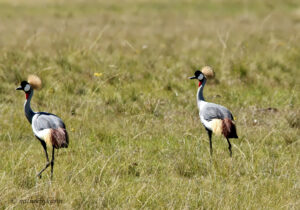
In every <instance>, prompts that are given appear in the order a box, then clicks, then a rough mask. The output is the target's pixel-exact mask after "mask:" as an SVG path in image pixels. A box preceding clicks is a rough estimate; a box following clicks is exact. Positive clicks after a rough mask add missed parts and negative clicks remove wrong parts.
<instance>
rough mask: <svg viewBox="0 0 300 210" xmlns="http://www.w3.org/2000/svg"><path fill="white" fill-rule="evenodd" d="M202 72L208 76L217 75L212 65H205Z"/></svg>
mask: <svg viewBox="0 0 300 210" xmlns="http://www.w3.org/2000/svg"><path fill="white" fill-rule="evenodd" d="M201 72H202V73H203V74H204V76H205V77H206V78H213V77H214V76H215V73H214V70H213V69H212V68H211V67H210V66H204V67H203V68H202V69H201Z"/></svg>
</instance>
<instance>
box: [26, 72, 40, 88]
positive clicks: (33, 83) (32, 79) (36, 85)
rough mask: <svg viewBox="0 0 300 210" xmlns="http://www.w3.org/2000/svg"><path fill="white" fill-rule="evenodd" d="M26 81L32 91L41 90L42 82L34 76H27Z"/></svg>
mask: <svg viewBox="0 0 300 210" xmlns="http://www.w3.org/2000/svg"><path fill="white" fill-rule="evenodd" d="M27 81H28V83H29V84H30V86H31V87H32V88H33V89H36V90H39V89H41V88H42V80H41V79H40V78H39V77H38V76H36V75H33V74H32V75H29V76H28V79H27Z"/></svg>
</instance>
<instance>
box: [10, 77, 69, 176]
mask: <svg viewBox="0 0 300 210" xmlns="http://www.w3.org/2000/svg"><path fill="white" fill-rule="evenodd" d="M40 87H41V80H40V79H39V78H38V77H37V76H34V75H31V76H29V77H28V82H27V81H22V82H21V86H20V87H18V88H17V89H16V90H23V91H24V92H25V96H26V100H25V104H24V110H25V116H26V118H27V120H28V121H29V123H30V124H31V127H32V131H33V133H34V135H35V137H36V138H37V139H38V140H39V141H40V142H41V144H42V146H43V148H44V151H45V154H46V159H47V163H46V166H45V167H44V168H43V169H42V170H41V171H40V172H39V173H38V174H37V176H38V177H39V178H41V177H42V173H43V171H45V170H46V169H47V168H48V167H49V166H50V165H51V179H52V177H53V166H54V151H55V149H59V148H67V147H68V145H69V138H68V133H67V130H66V126H65V124H64V122H63V121H62V120H61V119H60V118H59V117H58V116H56V115H54V114H50V113H47V112H34V111H32V109H31V107H30V101H31V98H32V96H33V89H39V88H40ZM47 146H48V147H52V159H51V162H49V157H48V153H47Z"/></svg>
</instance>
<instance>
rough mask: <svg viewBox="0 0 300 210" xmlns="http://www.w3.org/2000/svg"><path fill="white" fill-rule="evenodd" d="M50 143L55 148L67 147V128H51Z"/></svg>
mask: <svg viewBox="0 0 300 210" xmlns="http://www.w3.org/2000/svg"><path fill="white" fill-rule="evenodd" d="M51 143H52V146H53V147H54V148H56V149H59V148H68V146H69V136H68V132H67V130H66V129H64V128H57V129H51Z"/></svg>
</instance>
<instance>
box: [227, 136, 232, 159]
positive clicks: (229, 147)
mask: <svg viewBox="0 0 300 210" xmlns="http://www.w3.org/2000/svg"><path fill="white" fill-rule="evenodd" d="M226 139H227V142H228V149H229V152H230V157H232V151H231V144H230V141H229V139H228V138H226Z"/></svg>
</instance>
